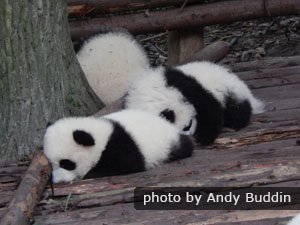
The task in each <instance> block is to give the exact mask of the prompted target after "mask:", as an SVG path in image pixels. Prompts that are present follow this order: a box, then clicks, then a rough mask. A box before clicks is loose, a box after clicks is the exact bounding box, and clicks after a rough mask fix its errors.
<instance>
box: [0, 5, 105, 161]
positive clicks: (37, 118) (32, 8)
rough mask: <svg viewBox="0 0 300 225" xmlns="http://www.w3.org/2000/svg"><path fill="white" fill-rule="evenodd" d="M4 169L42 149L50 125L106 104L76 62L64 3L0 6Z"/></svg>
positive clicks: (0, 112)
mask: <svg viewBox="0 0 300 225" xmlns="http://www.w3.org/2000/svg"><path fill="white" fill-rule="evenodd" d="M0 17H1V18H0V46H1V48H0V72H1V74H0V99H1V101H0V103H1V108H0V156H1V158H0V165H4V164H7V163H9V162H12V161H15V160H17V159H21V158H23V157H26V156H27V155H29V154H30V153H32V152H33V151H34V150H35V149H36V148H37V147H38V146H41V145H42V137H43V134H44V132H43V131H44V128H45V127H46V124H47V122H49V121H54V120H56V119H58V118H60V117H63V116H69V115H88V114H92V113H94V112H96V111H97V110H99V109H100V108H101V107H102V106H103V103H102V102H101V101H100V100H99V99H98V98H97V96H96V95H95V93H94V92H93V91H92V90H91V88H90V87H89V85H88V82H87V80H86V78H85V76H84V74H83V72H82V71H81V68H80V66H79V64H78V62H77V60H76V57H75V53H74V50H73V49H72V43H71V39H70V35H69V29H68V24H67V13H66V1H65V0H57V1H52V0H44V1H41V0H32V1H28V0H25V1H15V0H5V1H3V2H2V3H1V7H0Z"/></svg>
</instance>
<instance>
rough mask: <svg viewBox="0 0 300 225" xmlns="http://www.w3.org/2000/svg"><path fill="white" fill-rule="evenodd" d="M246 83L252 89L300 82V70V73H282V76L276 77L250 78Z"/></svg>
mask: <svg viewBox="0 0 300 225" xmlns="http://www.w3.org/2000/svg"><path fill="white" fill-rule="evenodd" d="M299 70H300V67H299ZM246 83H247V85H248V86H249V88H251V89H257V88H266V87H276V86H282V85H287V84H298V83H300V71H299V74H293V75H282V76H281V77H275V78H263V79H255V80H249V81H247V82H246Z"/></svg>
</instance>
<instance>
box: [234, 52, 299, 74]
mask: <svg viewBox="0 0 300 225" xmlns="http://www.w3.org/2000/svg"><path fill="white" fill-rule="evenodd" d="M294 66H300V56H299V55H297V56H288V57H269V58H263V59H260V60H253V61H250V62H238V63H234V64H232V65H230V68H231V69H232V70H233V71H235V72H240V71H243V72H245V71H249V70H262V69H272V68H273V69H275V68H283V67H294Z"/></svg>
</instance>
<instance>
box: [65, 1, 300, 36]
mask: <svg viewBox="0 0 300 225" xmlns="http://www.w3.org/2000/svg"><path fill="white" fill-rule="evenodd" d="M299 8H300V6H299V2H298V0H285V1H281V0H268V4H267V7H266V4H265V1H264V0H252V1H246V0H239V1H234V0H231V1H221V2H216V3H209V4H203V5H193V6H188V7H185V8H184V9H170V10H165V11H155V12H151V13H148V14H147V15H146V16H145V13H139V14H132V15H121V16H113V17H105V18H96V19H91V20H86V21H71V22H69V27H70V33H71V36H72V39H73V40H77V39H80V38H83V37H87V36H89V35H91V34H93V33H95V32H97V31H98V30H99V27H100V26H109V27H123V28H125V29H127V30H129V31H130V32H132V33H148V32H159V31H165V30H178V29H187V28H191V27H203V26H207V25H213V24H224V23H230V22H235V21H237V20H247V19H255V18H262V17H270V14H271V16H279V15H281V16H283V15H291V14H297V13H298V12H299Z"/></svg>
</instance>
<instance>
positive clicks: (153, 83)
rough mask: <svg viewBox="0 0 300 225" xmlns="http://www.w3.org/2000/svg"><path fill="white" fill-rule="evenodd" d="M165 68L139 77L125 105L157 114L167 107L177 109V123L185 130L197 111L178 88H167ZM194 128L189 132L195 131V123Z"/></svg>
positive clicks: (180, 128) (131, 88)
mask: <svg viewBox="0 0 300 225" xmlns="http://www.w3.org/2000/svg"><path fill="white" fill-rule="evenodd" d="M164 70H165V69H164V68H163V67H160V68H157V69H154V70H151V71H149V72H146V73H144V74H143V75H141V76H140V77H138V78H137V79H136V80H135V82H134V83H133V84H132V86H131V87H130V90H129V92H128V96H127V97H126V101H125V107H126V108H131V109H141V110H145V111H149V112H151V113H154V114H155V115H159V114H160V113H161V112H162V111H163V110H164V109H166V108H169V109H176V110H175V113H176V115H175V117H176V121H175V125H176V127H177V128H178V129H179V130H183V128H184V127H185V126H186V125H188V124H189V122H190V120H191V118H194V117H195V116H196V111H195V109H194V107H193V106H192V105H191V104H190V103H189V102H187V101H185V99H184V97H183V96H182V94H181V93H180V92H179V91H178V90H177V89H175V88H165V86H166V80H165V78H164V76H163V73H164ZM192 129H193V130H190V131H188V132H187V133H188V134H189V133H190V132H191V133H194V131H195V129H196V126H195V123H193V125H192Z"/></svg>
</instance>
